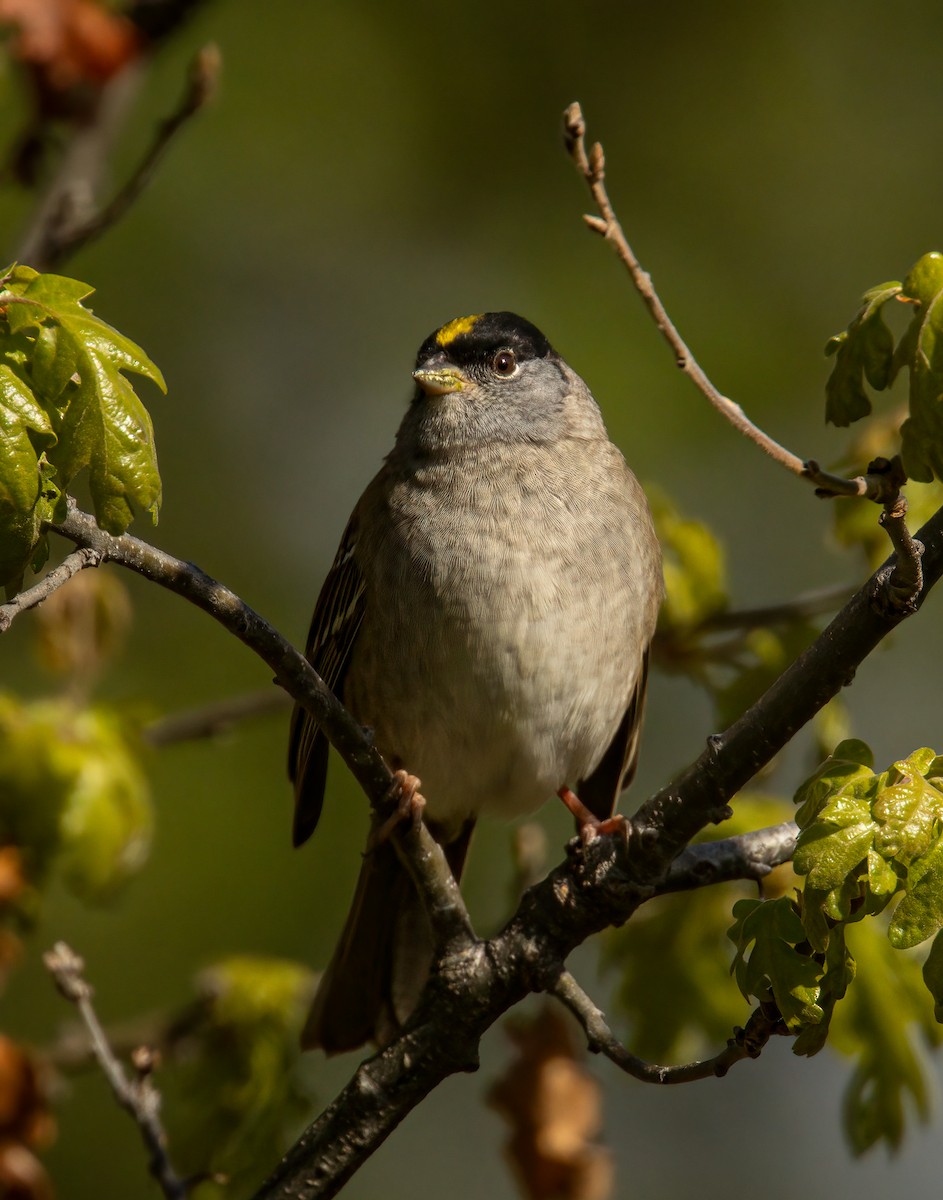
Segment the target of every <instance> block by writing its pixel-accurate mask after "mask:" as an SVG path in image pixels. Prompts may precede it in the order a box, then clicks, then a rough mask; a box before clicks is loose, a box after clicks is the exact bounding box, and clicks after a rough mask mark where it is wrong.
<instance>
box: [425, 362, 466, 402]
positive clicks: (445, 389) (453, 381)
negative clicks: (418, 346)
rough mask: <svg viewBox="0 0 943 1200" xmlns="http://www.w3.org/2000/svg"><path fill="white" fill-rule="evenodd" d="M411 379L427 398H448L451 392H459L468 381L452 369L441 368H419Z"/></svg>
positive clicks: (459, 372)
mask: <svg viewBox="0 0 943 1200" xmlns="http://www.w3.org/2000/svg"><path fill="white" fill-rule="evenodd" d="M413 379H415V381H416V382H417V383H418V384H419V386H420V388H422V390H423V391H424V392H425V394H426V395H427V396H448V395H449V394H450V393H451V392H460V391H461V390H462V388H463V387H464V386H465V384H466V383H467V382H468V380H467V379H466V378H465V376H464V375H463V374H462V373H461V371H457V370H456V369H455V368H454V367H441V368H439V369H438V370H435V369H432V368H429V367H420V368H419V370H418V371H413Z"/></svg>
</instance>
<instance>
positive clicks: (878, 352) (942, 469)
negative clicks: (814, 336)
mask: <svg viewBox="0 0 943 1200" xmlns="http://www.w3.org/2000/svg"><path fill="white" fill-rule="evenodd" d="M863 299H864V303H863V305H862V307H861V308H860V310H859V311H858V313H857V314H856V315H855V317H854V319H853V320H852V321H851V323H850V324H849V326H848V328H847V329H846V330H845V331H844V332H843V333H839V334H837V335H836V336H835V337H833V338H831V339H830V340H829V342H828V344H827V345H826V348H825V352H826V354H829V355H834V358H835V364H834V366H833V368H832V372H831V375H830V376H829V379H828V383H827V385H826V405H825V419H826V420H827V421H829V422H831V424H833V425H842V426H843V425H850V424H851V423H852V422H853V421H857V420H860V418H862V417H866V416H867V415H868V414H869V413H870V412H871V400H870V398H869V396H868V393H867V391H866V388H865V383H867V384H868V385H870V387H871V388H873V389H874V390H875V391H878V392H880V391H884V390H885V389H887V388H889V387H890V386H891V384H893V382H894V380H895V379H896V378H897V376H898V374H899V373H900V371H901V369H902V368H906V369H907V371H908V373H909V376H910V386H909V415H908V417H907V419H906V420H905V421H904V423H903V425H902V426H901V429H900V438H901V449H900V452H901V460H902V463H903V467H904V470H905V472H906V473H907V475H908V477H909V478H911V479H916V480H918V481H920V482H921V483H929V482H930V481H931V480H933V479H941V478H943V403H941V393H943V387H941V378H943V254H939V253H937V252H933V253H931V254H925V255H923V257H922V258H920V259H918V261H917V262H916V263H915V264H914V266H913V267H912V268H911V270H910V271H909V273H908V274H907V277H906V278H905V279H904V281H903V283H899V282H896V281H895V282H890V283H882V284H879V285H878V286H877V287H874V288H871V289H870V290H869V291H867V292H865V294H864V298H863ZM891 300H898V301H901V302H903V303H905V304H908V305H911V306H912V308H913V315H912V317H911V319H910V322H909V324H908V325H907V328H906V329H905V330H904V332H903V334H902V335H901V337H900V338H899V339H898V340H897V342H896V344H895V341H894V335H893V333H892V332H891V330H890V328H889V327H888V325H887V324H886V323H885V320H884V310H885V306H886V305H887V304H888V302H889V301H891Z"/></svg>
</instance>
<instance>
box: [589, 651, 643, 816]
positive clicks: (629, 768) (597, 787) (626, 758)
mask: <svg viewBox="0 0 943 1200" xmlns="http://www.w3.org/2000/svg"><path fill="white" fill-rule="evenodd" d="M648 657H649V652H648V650H647V649H646V651H645V653H644V655H643V656H642V663H641V666H640V667H639V674H638V680H637V681H636V684H635V690H634V691H633V692H632V695H631V696H630V697H629V703H628V707H627V708H626V710H625V715H624V716H623V718H622V721H621V722H620V724H619V728H618V729H617V730H616V735H615V737H614V738H613V739H612V741H611V742H610V743H609V748H608V749H607V750H606V753H605V754H604V755H603V756H602V758H601V759H600V762H599V765H598V766H597V767H596V769H595V770H594V771H593V773H592V774H591V775H588V776H587V777H586V779H583V780H581V781H580V783H579V785H578V787H577V789H576V792H577V795H578V796H579V798H580V800H582V802H583V803H584V804H585V805H586V807H587V808H588V809H589V810H590V812H591V813H592V814H593V816H595V817H598V818H599V820H600V821H604V820H605V819H606V818H607V817H611V816H612V814H613V812H615V807H616V801H617V800H618V799H619V794H620V792H623V791H624V790H625V789H626V788H627V787H628V786H629V784H630V783H631V782H632V779H633V777H634V775H635V768H636V766H637V764H638V750H639V739H640V736H641V732H642V717H643V715H644V712H645V692H646V688H647V686H648Z"/></svg>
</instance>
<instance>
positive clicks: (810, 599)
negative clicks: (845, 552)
mask: <svg viewBox="0 0 943 1200" xmlns="http://www.w3.org/2000/svg"><path fill="white" fill-rule="evenodd" d="M854 593H855V589H854V587H852V585H851V584H848V583H838V584H835V585H834V586H832V587H824V588H816V589H815V590H814V591H811V592H803V593H802V594H801V595H799V596H796V598H795V599H794V600H783V601H780V602H779V603H778V604H765V605H759V606H758V607H756V608H734V609H729V610H726V611H724V612H717V613H711V615H710V616H707V617H705V618H704V620H703V621H700V622H699V623H698V624H697V625H695V626H694V627H693V629H692V630H691V632H692V634H694V635H698V634H702V633H705V634H709V633H725V632H727V631H732V630H749V629H765V628H767V627H768V626H770V625H786V624H788V623H789V622H791V621H806V620H808V619H809V618H810V617H819V616H822V615H823V614H824V613H830V612H834V611H835V609H836V608H840V607H841V605H842V604H844V603H845V602H846V601H847V600H849V599H850V598H851V597H852V596H853V595H854Z"/></svg>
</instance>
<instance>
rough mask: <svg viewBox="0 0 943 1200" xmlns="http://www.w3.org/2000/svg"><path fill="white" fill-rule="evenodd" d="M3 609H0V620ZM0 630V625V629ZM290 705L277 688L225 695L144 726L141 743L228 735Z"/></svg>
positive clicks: (167, 742)
mask: <svg viewBox="0 0 943 1200" xmlns="http://www.w3.org/2000/svg"><path fill="white" fill-rule="evenodd" d="M2 613H3V610H2V609H0V619H2ZM0 630H2V626H0ZM290 704H291V699H290V697H289V696H288V695H287V694H286V693H285V692H283V691H281V690H280V689H279V688H271V687H270V688H266V689H265V691H255V692H248V693H246V694H245V695H244V696H229V697H227V698H226V699H224V700H215V701H213V703H212V704H204V705H201V706H200V707H199V708H190V709H187V710H186V711H185V712H179V713H171V714H170V715H169V716H166V717H159V718H158V719H157V720H156V721H151V723H150V724H149V725H145V726H144V730H143V736H144V740H145V741H146V742H147V743H148V745H150V746H172V745H175V744H176V743H177V742H192V741H198V740H199V739H201V738H213V737H218V736H219V735H220V734H224V733H228V732H229V730H230V729H232V727H233V726H234V725H236V724H237V723H238V722H240V721H248V720H251V719H252V718H253V717H265V716H268V715H269V714H270V713H275V712H284V711H285V710H286V709H287V708H288V707H289V706H290Z"/></svg>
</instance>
